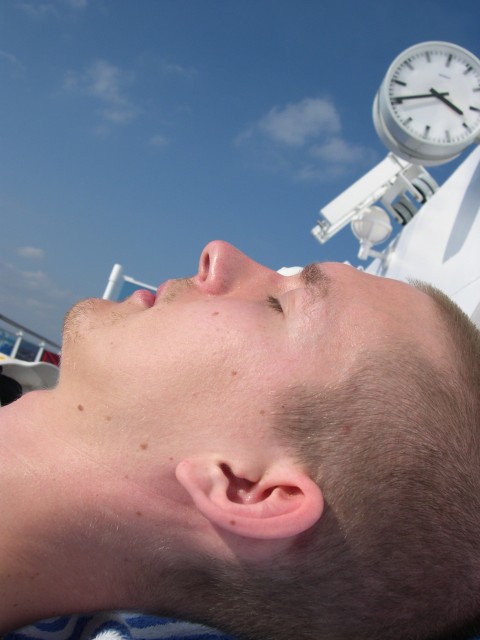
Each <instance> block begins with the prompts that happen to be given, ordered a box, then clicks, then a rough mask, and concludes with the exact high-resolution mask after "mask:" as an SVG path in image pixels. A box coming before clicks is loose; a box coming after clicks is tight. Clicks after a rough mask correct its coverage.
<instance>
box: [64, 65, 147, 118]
mask: <svg viewBox="0 0 480 640" xmlns="http://www.w3.org/2000/svg"><path fill="white" fill-rule="evenodd" d="M132 80H133V75H132V73H130V72H129V71H125V70H123V69H121V68H120V67H117V66H116V65H114V64H112V63H110V62H108V61H107V60H96V61H95V62H94V63H93V64H91V65H90V66H89V67H88V68H87V69H86V70H85V71H84V72H83V73H77V72H74V71H70V72H68V73H67V75H66V77H65V81H64V88H65V89H66V90H68V91H78V92H80V93H82V94H84V95H88V96H91V97H92V98H94V99H95V100H97V101H98V102H99V103H100V104H102V105H103V106H102V108H100V109H99V111H98V113H99V115H100V117H101V119H102V121H103V122H104V123H108V124H111V125H124V124H128V123H129V122H131V121H132V120H133V119H134V118H135V117H136V116H137V115H138V111H139V110H138V108H137V107H135V105H134V104H133V103H132V101H131V100H130V98H129V97H128V95H127V93H126V91H125V87H126V85H128V84H130V83H131V82H132ZM99 130H102V128H100V129H99Z"/></svg>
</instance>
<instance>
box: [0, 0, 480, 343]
mask: <svg viewBox="0 0 480 640" xmlns="http://www.w3.org/2000/svg"><path fill="white" fill-rule="evenodd" d="M479 24H480V3H479V2H478V0H457V1H456V2H446V1H444V0H434V1H432V2H430V1H422V0H417V1H416V2H411V1H409V0H404V2H401V3H400V2H392V1H390V0H382V1H381V2H380V0H376V1H372V0H361V1H359V0H336V1H335V2H329V3H327V2H322V1H321V0H315V1H313V0H236V1H233V0H0V78H1V87H2V88H1V92H0V96H1V99H0V220H1V233H0V249H1V250H0V313H2V314H4V315H6V316H9V317H12V318H14V319H16V320H17V321H18V322H20V323H23V324H27V325H28V326H30V327H31V328H32V329H34V330H36V331H37V332H40V333H42V334H44V335H47V336H48V337H50V338H52V339H54V340H58V339H59V336H60V330H61V324H62V320H63V316H64V314H65V312H66V310H67V309H68V308H69V307H70V305H71V304H72V303H73V302H74V301H75V300H77V299H79V298H85V297H89V296H97V295H101V293H102V291H103V289H104V286H105V283H106V280H107V277H108V275H109V272H110V269H111V267H112V265H113V263H114V262H120V263H121V264H122V265H123V266H124V268H125V271H126V273H128V274H129V275H132V276H134V277H137V278H139V279H141V280H144V281H147V282H150V283H152V284H158V283H160V282H162V281H164V280H165V279H167V278H172V277H179V276H184V275H189V274H191V273H194V272H195V271H196V267H197V261H198V256H199V253H200V251H201V249H202V247H203V246H204V245H205V244H206V243H207V242H208V241H209V240H212V239H216V238H221V239H224V240H228V241H229V242H232V243H233V244H235V245H237V246H238V247H239V248H241V249H242V250H243V251H245V252H246V253H248V254H249V255H251V256H252V257H254V258H255V259H257V260H259V261H261V262H263V263H264V264H267V265H268V266H270V267H272V268H278V267H280V266H283V265H291V264H305V263H308V262H311V261H314V260H317V261H319V260H346V259H349V260H351V261H352V262H354V263H355V264H357V262H356V244H355V242H354V240H353V239H352V236H351V234H350V231H349V230H346V231H345V232H343V233H341V234H339V236H337V237H336V238H335V239H334V240H332V241H331V242H330V243H327V244H326V245H319V244H318V243H317V241H316V240H314V238H313V237H312V236H311V235H310V229H311V228H312V227H313V226H314V224H315V223H316V217H317V211H318V210H319V209H320V208H321V207H322V206H324V205H325V204H327V203H328V202H329V201H330V200H331V199H332V198H334V197H335V196H336V195H338V194H339V193H340V192H341V191H342V190H343V189H345V188H346V187H347V186H348V185H349V184H351V182H352V181H353V180H355V179H356V178H358V177H359V176H360V175H362V174H363V173H365V172H366V171H367V170H368V169H370V168H371V167H372V166H373V165H374V164H375V163H376V162H378V161H379V160H381V159H382V158H383V157H384V155H385V154H386V150H385V148H384V147H383V145H382V144H381V142H380V141H379V139H378V138H377V136H376V134H375V131H374V128H373V124H372V119H371V107H372V102H373V98H374V95H375V92H376V90H377V88H378V86H379V84H380V82H381V80H382V77H383V75H384V74H385V72H386V70H387V68H388V66H389V64H390V62H391V61H392V60H393V58H394V57H395V56H396V55H397V54H398V53H400V52H401V51H402V50H403V49H405V48H406V47H408V46H410V45H412V44H415V43H417V42H422V41H424V40H447V41H450V42H454V43H456V44H459V45H461V46H464V47H465V48H467V49H469V50H471V51H472V52H473V53H475V54H476V55H479V54H480V49H479V47H480V45H479V40H478V33H479V29H478V25H479ZM452 166H453V165H452V163H451V164H450V165H448V166H446V167H442V168H439V169H436V170H431V172H432V173H433V175H435V176H436V177H437V178H438V179H439V180H442V179H443V178H444V176H445V175H447V174H448V173H449V172H450V171H451V169H452Z"/></svg>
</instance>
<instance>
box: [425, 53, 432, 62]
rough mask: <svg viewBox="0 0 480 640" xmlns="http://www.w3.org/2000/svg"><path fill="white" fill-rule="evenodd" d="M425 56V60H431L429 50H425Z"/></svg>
mask: <svg viewBox="0 0 480 640" xmlns="http://www.w3.org/2000/svg"><path fill="white" fill-rule="evenodd" d="M425 57H426V59H427V62H431V60H430V52H429V51H425Z"/></svg>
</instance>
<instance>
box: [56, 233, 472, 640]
mask: <svg viewBox="0 0 480 640" xmlns="http://www.w3.org/2000/svg"><path fill="white" fill-rule="evenodd" d="M455 314H456V311H452V309H446V307H445V304H443V303H442V305H441V310H440V308H439V305H438V302H437V301H436V300H435V299H434V296H433V295H432V292H431V291H430V290H422V289H421V288H418V287H417V288H415V287H411V286H409V285H406V284H404V283H400V282H396V281H391V280H386V279H381V278H377V277H374V276H370V275H367V274H364V273H361V272H359V271H357V270H355V269H353V268H351V267H348V266H345V265H338V264H333V263H331V264H324V265H320V266H318V265H311V266H309V267H307V268H305V269H304V271H303V272H302V273H301V274H299V275H297V276H292V277H288V278H286V277H284V276H281V275H279V274H278V273H276V272H274V271H271V270H269V269H266V268H265V267H262V266H261V265H259V264H257V263H255V262H253V261H251V260H250V259H248V258H247V257H246V256H244V255H243V254H241V253H240V252H239V251H237V250H236V249H234V248H233V247H231V246H230V245H227V244H225V243H220V242H215V243H211V244H210V245H208V246H207V247H206V248H205V250H204V251H203V253H202V255H201V258H200V264H199V270H198V273H197V275H196V276H195V277H193V278H190V279H187V280H180V281H171V282H168V283H166V284H165V285H163V286H162V287H160V289H159V292H158V294H157V296H152V295H150V294H148V293H146V292H139V293H136V294H134V295H133V296H132V297H131V298H129V299H128V300H127V301H125V302H123V303H121V304H115V303H110V302H105V301H94V302H92V301H87V302H84V303H81V304H80V305H79V306H77V307H76V308H75V310H74V312H73V313H72V314H71V315H70V316H69V319H68V320H67V323H66V331H65V346H64V350H63V364H62V372H61V378H60V384H59V390H60V391H63V392H64V394H63V395H64V397H65V398H69V402H71V410H72V413H76V412H77V413H76V416H77V420H76V423H77V424H78V425H80V426H79V427H78V429H79V434H80V435H81V437H82V438H83V439H84V440H85V439H86V440H88V441H90V442H91V446H92V447H94V446H95V447H102V448H103V452H104V454H105V455H106V456H107V457H108V461H109V462H111V463H114V462H117V463H118V462H119V461H120V460H121V461H122V463H123V464H124V465H125V469H126V472H128V474H127V473H126V477H127V475H128V476H129V477H130V478H132V479H134V480H135V482H136V483H137V484H141V485H143V486H148V487H149V488H150V489H151V490H152V491H153V489H156V490H157V491H159V489H158V487H160V486H162V487H165V486H167V487H168V490H169V497H170V499H171V501H172V503H174V505H176V506H174V507H172V508H170V510H169V511H168V513H169V517H170V518H171V520H172V522H173V521H174V523H175V527H176V528H175V532H176V534H177V537H176V541H175V543H176V544H177V545H178V550H179V551H181V552H182V554H183V558H184V560H183V564H182V563H178V565H177V566H176V567H175V570H174V571H172V575H174V576H176V577H177V578H178V589H177V591H175V589H172V592H171V594H172V595H171V597H172V600H171V605H170V607H171V611H172V612H175V613H177V614H179V615H181V614H183V615H191V616H194V617H196V618H200V619H203V620H205V621H207V622H210V623H214V624H218V625H220V624H221V625H223V626H225V627H226V628H229V629H231V630H233V631H235V632H237V633H239V631H241V630H242V629H243V630H244V631H247V630H248V629H250V630H251V635H252V636H253V637H263V638H270V637H272V638H273V637H275V638H277V639H279V638H283V637H293V636H292V634H293V635H295V637H298V638H300V637H321V634H324V635H325V637H328V638H337V637H338V638H342V637H349V636H350V637H351V635H352V634H353V633H355V635H356V636H357V637H368V638H371V639H372V638H374V637H379V638H380V637H381V638H387V637H392V638H393V637H398V628H399V626H400V627H401V628H402V624H403V625H405V628H408V629H409V630H410V631H411V634H410V636H411V637H424V636H425V633H423V630H422V629H421V627H422V624H423V620H420V624H419V626H417V627H416V626H415V624H416V621H417V620H418V619H419V616H422V615H425V613H426V612H427V611H428V608H427V605H428V604H429V597H426V598H425V599H424V600H422V596H423V595H425V594H427V596H428V590H429V589H430V587H431V585H432V583H435V582H436V584H437V585H441V588H442V589H445V590H447V589H450V588H451V586H452V583H451V582H449V583H448V584H447V582H448V576H449V575H450V573H452V572H453V574H454V575H453V577H452V580H455V579H458V580H461V581H463V583H464V585H467V586H471V585H473V584H475V585H477V582H476V581H474V580H473V578H472V575H471V574H470V575H468V576H467V575H466V571H465V566H468V564H469V563H470V564H471V565H472V566H473V564H472V558H471V557H470V556H468V558H469V561H468V562H467V563H466V564H463V560H462V553H463V552H464V551H465V553H470V555H472V552H471V544H472V543H471V536H472V526H471V522H469V523H468V528H467V533H466V534H465V535H464V536H463V537H462V553H458V554H456V555H455V556H452V555H451V554H449V553H447V551H448V549H449V547H452V546H454V545H455V540H456V538H455V535H454V534H455V533H456V531H457V529H456V526H457V524H458V526H459V527H460V528H463V527H464V524H465V518H464V517H463V516H461V514H463V513H464V511H465V509H464V508H461V507H460V506H459V503H458V501H457V499H459V495H460V493H461V487H463V486H464V484H465V485H471V486H469V487H468V488H467V494H466V495H467V496H468V500H469V501H470V503H469V507H470V508H471V511H472V513H473V515H472V514H469V515H470V516H471V520H472V521H475V522H476V520H475V517H474V514H475V513H476V512H479V511H480V509H477V505H476V504H473V505H472V503H471V501H472V500H474V499H475V495H480V482H479V483H477V482H476V479H475V478H474V477H473V475H472V468H473V467H474V466H475V465H474V464H473V463H474V462H476V461H477V460H478V456H477V450H476V448H475V447H476V443H477V433H476V430H475V429H474V426H475V425H476V423H475V420H478V413H475V412H476V411H478V408H477V407H476V406H474V403H473V399H472V391H471V388H472V385H473V387H474V388H475V384H477V385H478V336H477V334H476V333H475V331H474V330H473V329H472V328H471V327H470V326H469V324H468V321H467V320H466V319H465V318H463V317H462V316H461V314H460V315H459V314H457V315H455ZM451 317H455V323H456V324H455V327H454V329H453V330H452V328H451V327H450V328H449V326H448V322H449V321H448V320H446V318H451ZM457 330H461V332H462V336H464V337H462V339H461V341H460V343H461V344H464V343H467V344H468V347H467V349H465V348H464V347H463V346H461V344H460V343H459V342H458V340H457V336H456V332H457ZM465 336H467V338H465ZM475 340H476V342H475ZM462 341H463V342H462ZM474 348H475V349H476V354H477V356H476V357H477V360H476V361H475V359H474V358H472V357H471V353H472V350H473V349H474ZM462 349H463V351H462ZM468 352H469V353H470V355H469V360H468V362H467V360H466V359H463V358H464V355H466V354H468ZM475 362H477V365H475ZM465 363H467V364H465ZM475 366H476V369H475ZM474 375H475V376H476V378H473V376H474ZM472 380H473V382H472ZM468 385H470V387H468ZM476 388H477V389H478V386H477V387H476ZM466 389H470V390H466ZM462 394H463V395H462ZM459 398H461V401H460V400H459ZM80 407H81V409H80ZM79 416H80V417H81V420H79V419H78V418H79ZM87 416H90V422H89V424H90V425H91V426H92V427H93V426H95V429H93V428H92V429H90V427H85V426H82V425H85V422H87V421H88V420H87ZM99 421H101V422H102V425H103V426H102V432H101V433H99V430H98V424H99ZM477 424H478V423H477ZM113 429H114V430H115V448H112V447H110V448H109V450H108V454H107V453H105V452H106V450H107V447H108V445H110V443H111V439H112V430H113ZM102 438H103V439H104V440H102ZM139 452H140V453H139ZM467 454H468V455H469V456H470V458H468V456H467ZM472 487H474V488H475V490H476V491H477V490H478V491H477V493H476V494H475V493H474V492H473V493H472ZM439 498H440V499H439ZM154 502H155V501H154V499H150V503H149V508H148V509H147V512H148V513H149V514H150V516H151V518H154V517H156V516H155V507H154ZM179 505H181V509H180V508H179ZM163 506H165V504H163ZM434 516H436V518H434ZM172 530H173V529H172ZM475 531H476V530H475ZM444 532H445V535H444ZM149 535H150V546H149V547H148V549H150V550H151V549H153V548H154V536H155V527H150V529H149ZM432 541H433V543H432ZM440 542H442V545H441V544H440ZM169 544H171V545H172V544H173V543H172V540H171V539H170V540H169ZM174 547H175V545H173V546H171V547H170V550H171V556H172V557H175V558H177V556H175V555H174V552H175V548H174ZM437 550H438V551H437ZM437 553H438V554H439V560H438V561H437V562H435V558H436V554H437ZM154 555H155V554H154V553H153V552H151V553H150V556H148V557H147V552H145V556H144V557H143V563H142V566H143V568H144V569H145V571H146V574H145V575H146V576H147V577H148V578H149V579H145V580H144V581H143V584H144V587H141V586H139V587H138V588H139V589H144V591H145V593H147V592H148V591H149V590H150V593H151V594H152V595H151V600H150V602H151V605H150V606H152V607H153V606H154V600H155V598H156V597H157V594H156V592H155V588H154V587H152V583H153V581H154V580H155V575H156V571H158V575H160V572H161V570H162V568H163V570H164V569H165V557H168V553H167V554H166V555H165V554H161V553H158V554H157V555H158V557H157V559H155V557H153V556H154ZM178 557H180V555H179V556H178ZM159 558H161V559H159ZM447 563H450V564H449V565H448V564H447ZM147 564H148V569H147ZM432 565H433V566H432ZM445 567H448V570H445ZM450 567H451V571H450ZM401 569H402V570H404V571H403V574H401V571H400V570H401ZM460 569H461V571H460ZM477 569H478V568H477ZM479 570H480V569H479ZM476 573H477V574H478V571H477V570H476ZM459 575H460V576H461V578H457V576H459ZM473 575H475V572H474V574H473ZM400 576H401V577H400ZM467 578H468V579H467ZM141 583H142V581H140V583H139V582H136V583H135V584H136V585H139V584H141ZM389 585H390V586H389ZM193 587H195V588H196V589H198V594H199V597H198V598H193V597H190V598H189V601H188V603H186V602H182V593H183V594H184V593H185V592H186V590H187V591H188V590H190V591H191V590H192V588H193ZM457 592H458V590H457V589H456V590H455V591H454V592H450V591H445V593H446V594H448V595H447V597H446V598H445V599H446V600H447V601H448V600H450V601H451V598H450V597H449V596H451V595H452V593H457ZM437 601H438V602H440V599H439V598H437ZM405 603H408V604H406V605H405ZM413 604H416V609H414V608H413ZM460 604H461V603H456V604H455V605H454V606H453V608H454V609H455V610H456V611H460V612H461V613H460V614H459V617H460V618H462V616H463V618H465V616H466V617H468V616H470V613H468V614H465V612H464V611H463V610H462V606H463V605H462V606H460ZM404 606H405V607H406V609H404V608H402V607H404ZM442 606H443V605H442ZM258 607H263V608H266V610H265V611H261V610H260V611H259V609H258ZM269 609H270V610H269ZM394 610H395V612H396V614H398V615H397V617H396V621H395V625H394V627H391V626H389V625H390V621H391V620H393V613H394ZM205 611H208V612H209V613H207V614H205ZM469 611H470V609H469ZM374 614H375V615H374ZM300 617H301V618H302V626H303V627H304V629H303V630H304V631H305V634H304V636H302V635H301V634H302V633H303V631H302V630H300V629H296V624H297V622H296V621H298V620H299V619H300ZM451 620H452V616H450V613H449V614H448V615H446V617H445V618H444V619H443V620H441V619H440V617H439V623H438V630H442V629H443V628H445V626H446V625H448V624H449V621H451ZM292 621H293V622H292ZM399 621H400V622H399ZM242 625H243V626H242ZM307 625H310V628H307ZM362 625H363V628H364V629H365V631H364V632H361V631H360V629H361V628H362ZM427 626H428V625H425V628H426V627H427ZM419 628H420V630H419ZM428 628H433V627H431V626H430V627H428ZM375 629H376V630H377V631H376V632H375ZM389 629H392V633H391V634H390V636H389V635H388V630H389ZM282 633H283V634H284V635H282ZM362 633H363V635H362ZM375 633H376V635H375ZM415 633H416V635H415ZM422 633H423V635H422ZM246 635H247V637H248V633H246ZM410 636H409V637H410Z"/></svg>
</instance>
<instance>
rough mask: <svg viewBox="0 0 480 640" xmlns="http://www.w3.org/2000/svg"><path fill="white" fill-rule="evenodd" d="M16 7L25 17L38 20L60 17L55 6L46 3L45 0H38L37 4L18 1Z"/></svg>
mask: <svg viewBox="0 0 480 640" xmlns="http://www.w3.org/2000/svg"><path fill="white" fill-rule="evenodd" d="M15 6H16V8H17V9H19V10H20V11H22V12H23V13H24V14H25V15H27V16H29V17H30V18H35V19H36V20H39V19H42V18H46V17H48V16H58V12H57V9H56V8H55V6H54V4H53V3H52V2H45V1H44V0H36V1H35V2H26V1H23V0H17V2H16V3H15Z"/></svg>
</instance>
